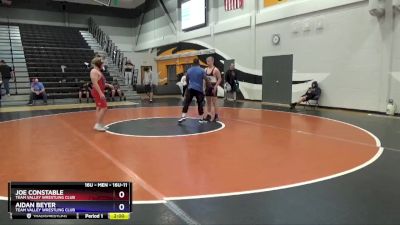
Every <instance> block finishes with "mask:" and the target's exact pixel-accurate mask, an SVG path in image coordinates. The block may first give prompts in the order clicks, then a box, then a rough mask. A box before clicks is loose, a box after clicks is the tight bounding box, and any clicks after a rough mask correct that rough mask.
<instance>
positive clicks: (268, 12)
mask: <svg viewBox="0 0 400 225" xmlns="http://www.w3.org/2000/svg"><path fill="white" fill-rule="evenodd" d="M223 2H224V1H223V0H218V1H210V9H209V25H208V26H207V27H205V28H201V29H198V30H195V31H191V32H181V31H180V29H179V27H180V21H179V15H180V14H179V11H178V12H177V13H176V12H174V14H173V15H174V16H176V18H177V21H176V24H175V25H176V26H177V27H178V32H177V34H176V39H177V40H174V38H171V39H169V40H166V41H164V42H160V41H157V38H159V37H160V36H163V34H162V32H161V33H159V35H156V36H155V35H153V36H151V35H150V36H149V35H148V36H145V37H143V38H142V39H140V38H139V39H140V40H146V43H152V44H147V45H141V43H139V45H137V46H136V49H137V50H144V49H145V48H150V47H157V46H161V45H164V44H171V43H174V42H176V41H188V42H193V43H198V44H203V45H204V46H206V47H209V48H214V49H216V50H217V52H218V53H220V54H222V55H223V56H225V57H227V58H233V59H235V60H236V64H237V66H238V69H241V70H243V71H245V72H249V73H253V74H257V75H261V69H262V57H263V56H270V55H279V54H294V70H295V73H294V80H302V79H304V78H307V79H308V78H311V79H314V80H318V81H320V82H321V86H322V88H323V95H322V99H321V104H322V105H324V106H331V107H342V108H353V109H362V110H373V111H385V106H386V101H387V98H389V97H393V98H394V99H395V100H396V102H397V103H398V104H399V105H400V91H399V90H400V89H399V87H400V65H399V61H400V43H398V41H397V40H399V38H400V24H399V23H400V19H399V18H400V15H399V14H400V13H396V17H395V21H394V24H393V22H392V21H391V20H392V18H391V16H387V17H385V18H384V19H380V20H378V19H377V18H376V17H373V16H371V15H370V14H369V13H368V1H366V0H324V1H321V0H296V1H294V0H292V1H288V3H284V4H280V5H277V6H273V7H269V8H262V1H245V6H244V8H243V9H239V10H236V11H231V12H225V10H224V5H223ZM386 2H387V5H386V9H387V10H388V15H392V12H391V1H390V0H388V1H386ZM147 19H148V20H149V21H151V18H147ZM165 21H167V20H165ZM318 23H321V24H322V25H323V26H322V27H323V28H322V29H317V28H316V26H317V24H318ZM305 24H310V30H309V31H303V27H304V25H305ZM168 27H169V26H168V24H165V23H163V24H161V23H159V25H156V24H154V23H153V25H152V27H151V29H153V32H156V31H161V30H163V29H166V28H168ZM297 27H299V32H297V33H294V32H293V30H294V29H295V28H297ZM393 27H394V28H393ZM149 30H150V29H148V30H147V31H149ZM146 34H147V33H146ZM164 34H166V35H171V32H166V33H164ZM273 34H280V36H281V44H280V45H279V46H274V45H273V44H272V42H271V37H272V35H273ZM141 35H142V34H141ZM392 35H393V37H392ZM154 36H155V37H154ZM152 37H154V38H153V39H151V38H152ZM392 39H393V40H394V41H393V43H392V41H391V40H392ZM392 71H394V73H391V72H392ZM396 72H397V73H396ZM390 74H394V76H393V77H392V78H391V75H390ZM395 78H397V80H396V79H395ZM389 81H391V82H389ZM308 85H309V84H306V85H299V86H297V87H294V89H295V90H294V93H293V94H294V98H297V97H298V95H299V94H300V93H302V92H303V91H304V89H305V88H307V86H308ZM242 88H243V89H246V90H243V91H244V92H245V93H246V97H247V98H249V99H260V98H261V85H254V84H244V85H242Z"/></svg>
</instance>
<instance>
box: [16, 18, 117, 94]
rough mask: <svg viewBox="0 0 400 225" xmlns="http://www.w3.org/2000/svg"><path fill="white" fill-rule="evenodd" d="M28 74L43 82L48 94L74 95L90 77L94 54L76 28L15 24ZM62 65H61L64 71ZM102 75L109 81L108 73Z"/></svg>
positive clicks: (110, 79)
mask: <svg viewBox="0 0 400 225" xmlns="http://www.w3.org/2000/svg"><path fill="white" fill-rule="evenodd" d="M19 27H20V33H21V39H22V45H23V47H24V53H25V59H26V64H27V69H28V73H29V77H30V78H33V77H37V78H38V79H39V81H40V82H43V84H44V86H45V88H46V92H47V94H48V95H49V96H48V97H49V98H53V99H63V98H77V97H78V92H79V89H80V87H81V86H82V84H83V83H84V82H87V81H90V76H89V69H88V68H87V67H86V65H85V64H84V63H85V62H87V63H90V61H91V59H92V58H93V56H94V52H93V50H91V49H90V48H89V46H88V44H87V43H86V41H85V40H84V39H83V37H82V35H81V34H80V32H79V30H82V28H81V29H78V28H70V27H59V26H44V25H25V24H24V25H19ZM62 66H65V68H64V71H63V69H62ZM105 76H106V79H107V80H108V81H112V77H111V76H110V74H109V73H105Z"/></svg>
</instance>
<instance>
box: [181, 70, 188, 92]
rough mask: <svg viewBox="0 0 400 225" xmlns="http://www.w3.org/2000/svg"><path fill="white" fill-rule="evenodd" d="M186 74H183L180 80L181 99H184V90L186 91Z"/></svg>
mask: <svg viewBox="0 0 400 225" xmlns="http://www.w3.org/2000/svg"><path fill="white" fill-rule="evenodd" d="M186 79H187V73H186V72H185V73H184V74H183V76H182V78H181V83H182V97H185V93H186V89H187V81H186Z"/></svg>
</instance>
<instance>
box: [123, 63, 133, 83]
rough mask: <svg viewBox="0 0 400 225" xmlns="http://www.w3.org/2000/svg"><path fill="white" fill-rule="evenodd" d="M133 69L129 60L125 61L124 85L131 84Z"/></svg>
mask: <svg viewBox="0 0 400 225" xmlns="http://www.w3.org/2000/svg"><path fill="white" fill-rule="evenodd" d="M134 69H135V65H133V63H132V62H131V60H128V61H126V63H125V70H124V77H125V84H126V85H128V86H130V85H132V84H133V81H132V79H133V70H134Z"/></svg>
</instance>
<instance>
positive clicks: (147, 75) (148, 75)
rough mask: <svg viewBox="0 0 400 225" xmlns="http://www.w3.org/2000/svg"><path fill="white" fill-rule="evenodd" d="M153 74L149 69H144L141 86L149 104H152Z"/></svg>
mask: <svg viewBox="0 0 400 225" xmlns="http://www.w3.org/2000/svg"><path fill="white" fill-rule="evenodd" d="M153 83H154V82H153V72H152V71H151V70H150V67H146V68H144V77H143V84H144V89H145V91H146V93H147V94H148V95H149V101H150V103H151V102H153V91H154V84H153Z"/></svg>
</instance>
